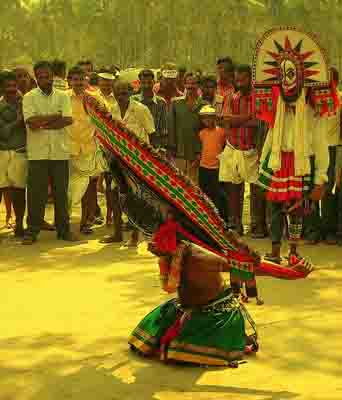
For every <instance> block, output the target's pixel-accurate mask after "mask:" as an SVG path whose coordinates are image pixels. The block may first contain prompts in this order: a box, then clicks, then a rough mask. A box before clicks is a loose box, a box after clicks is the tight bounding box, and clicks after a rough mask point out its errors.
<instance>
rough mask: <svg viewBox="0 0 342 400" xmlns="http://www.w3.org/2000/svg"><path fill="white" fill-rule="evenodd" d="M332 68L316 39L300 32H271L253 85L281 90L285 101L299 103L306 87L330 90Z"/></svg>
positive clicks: (260, 50) (260, 47) (257, 57)
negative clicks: (299, 98) (297, 101)
mask: <svg viewBox="0 0 342 400" xmlns="http://www.w3.org/2000/svg"><path fill="white" fill-rule="evenodd" d="M329 81H330V78H329V66H328V61H327V57H326V54H325V52H324V50H323V49H322V48H321V47H320V45H319V44H318V41H317V39H316V38H315V36H313V35H312V34H309V33H305V32H303V31H300V30H298V29H296V28H291V27H279V28H273V29H271V30H269V31H267V32H266V33H265V34H264V35H263V36H262V38H261V39H260V40H259V41H258V43H257V46H256V50H255V54H254V59H253V85H254V86H255V87H258V86H259V87H260V86H261V87H266V88H267V87H273V86H278V87H279V88H280V90H281V93H282V95H283V98H284V100H287V101H293V100H296V99H297V98H298V97H299V96H300V93H301V91H302V89H303V87H327V86H329Z"/></svg>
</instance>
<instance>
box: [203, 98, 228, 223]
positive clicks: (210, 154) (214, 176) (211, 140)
mask: <svg viewBox="0 0 342 400" xmlns="http://www.w3.org/2000/svg"><path fill="white" fill-rule="evenodd" d="M199 115H200V119H201V123H202V125H203V126H204V128H203V129H202V130H201V131H200V133H199V139H200V142H201V155H200V161H199V164H200V167H199V186H200V188H201V189H202V190H203V192H204V193H205V194H206V195H207V196H208V197H209V198H210V199H211V200H212V202H213V203H214V204H215V206H216V207H217V209H218V210H219V212H220V214H221V216H222V218H224V217H225V215H226V213H225V204H224V203H225V202H224V196H223V190H222V188H221V184H220V183H219V159H218V156H219V154H220V153H222V151H223V148H224V145H225V141H226V135H225V131H224V129H223V128H219V127H217V126H216V110H215V108H214V107H213V106H211V105H206V106H203V107H202V108H201V110H200V112H199Z"/></svg>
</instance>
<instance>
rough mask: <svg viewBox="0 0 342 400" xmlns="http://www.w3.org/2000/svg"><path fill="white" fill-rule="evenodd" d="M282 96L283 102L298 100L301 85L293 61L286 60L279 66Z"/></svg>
mask: <svg viewBox="0 0 342 400" xmlns="http://www.w3.org/2000/svg"><path fill="white" fill-rule="evenodd" d="M280 76H281V87H282V95H283V97H284V100H287V101H293V100H294V99H296V98H298V97H299V95H300V93H301V91H302V88H303V85H302V82H301V80H300V77H299V73H298V70H297V68H296V65H295V63H294V62H293V61H291V60H289V59H286V60H283V61H282V62H281V64H280Z"/></svg>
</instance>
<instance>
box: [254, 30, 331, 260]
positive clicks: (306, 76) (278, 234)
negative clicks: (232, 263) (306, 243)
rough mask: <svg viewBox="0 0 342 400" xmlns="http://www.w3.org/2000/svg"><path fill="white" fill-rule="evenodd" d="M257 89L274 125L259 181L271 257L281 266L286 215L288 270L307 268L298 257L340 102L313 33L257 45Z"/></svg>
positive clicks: (261, 112)
mask: <svg viewBox="0 0 342 400" xmlns="http://www.w3.org/2000/svg"><path fill="white" fill-rule="evenodd" d="M253 68H254V70H253V84H254V87H255V102H256V103H255V104H256V112H257V117H258V118H260V119H262V120H265V121H267V122H268V124H269V127H270V128H269V131H268V134H267V137H266V141H265V144H264V147H263V152H262V155H261V161H260V177H259V180H258V183H259V185H261V186H262V187H263V188H264V189H265V191H266V198H267V200H269V201H270V202H271V209H272V217H271V236H272V252H271V254H268V255H267V257H268V259H269V260H271V261H273V262H276V263H281V262H282V259H281V253H280V251H281V241H282V235H283V222H284V215H287V216H288V219H289V258H288V265H289V266H290V267H291V266H296V265H304V264H305V263H307V261H305V260H304V259H303V258H302V257H300V256H299V254H298V251H297V242H298V239H300V237H301V232H302V219H303V213H304V211H305V206H306V202H308V200H314V201H318V200H320V199H321V197H322V194H323V186H324V183H325V182H326V181H327V169H328V163H329V154H328V144H327V142H326V133H325V128H326V119H325V118H324V117H330V116H332V115H334V114H335V112H336V107H337V105H338V99H337V96H336V93H335V91H334V90H333V89H331V88H330V87H329V81H330V79H329V67H328V64H327V60H326V56H325V53H324V52H323V50H322V49H321V48H320V47H319V45H318V44H317V41H316V39H315V38H314V37H313V36H312V35H309V34H306V33H303V32H300V31H298V30H296V29H292V28H288V27H286V28H280V29H272V30H270V31H268V32H266V33H265V34H264V36H263V37H262V39H261V40H260V41H259V42H258V44H257V48H256V53H255V56H254V66H253Z"/></svg>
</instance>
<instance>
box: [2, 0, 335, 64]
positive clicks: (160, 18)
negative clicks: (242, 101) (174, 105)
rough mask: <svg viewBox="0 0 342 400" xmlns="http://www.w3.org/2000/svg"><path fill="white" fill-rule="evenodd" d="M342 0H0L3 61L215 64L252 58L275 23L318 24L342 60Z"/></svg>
mask: <svg viewBox="0 0 342 400" xmlns="http://www.w3.org/2000/svg"><path fill="white" fill-rule="evenodd" d="M341 17H342V1H341V0H124V1H123V0H0V67H10V66H12V65H16V64H25V65H29V64H32V62H34V61H37V60H39V59H42V58H48V59H51V58H55V57H58V58H61V59H65V60H66V61H67V62H68V63H74V62H76V61H78V60H79V59H84V58H90V59H92V60H94V61H95V63H96V65H98V66H108V65H112V64H118V65H119V66H120V67H122V68H127V67H132V66H151V67H159V66H160V64H161V63H163V62H164V61H166V60H171V61H172V60H177V62H178V63H179V64H184V65H187V66H189V67H190V66H191V67H202V68H204V69H205V70H207V69H208V65H209V66H211V67H212V68H213V66H214V62H215V59H216V58H217V56H224V55H231V56H232V57H233V58H234V60H237V61H239V62H250V61H251V57H252V51H253V48H254V46H255V42H256V40H257V38H258V36H259V35H260V34H261V33H262V32H263V31H265V30H266V29H268V28H270V27H271V26H273V25H279V24H286V25H295V26H299V27H304V28H305V29H307V30H310V31H313V32H315V33H316V34H317V35H318V36H319V38H320V42H321V43H322V45H323V47H325V49H326V50H327V51H328V54H329V56H330V59H331V63H332V64H334V65H335V66H337V68H338V69H339V70H341V67H342V65H341V64H342V49H341V45H340V43H341V39H342V26H341V24H340V21H341Z"/></svg>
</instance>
